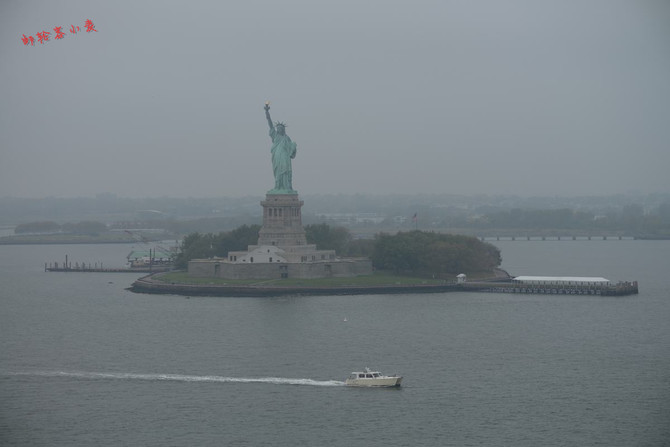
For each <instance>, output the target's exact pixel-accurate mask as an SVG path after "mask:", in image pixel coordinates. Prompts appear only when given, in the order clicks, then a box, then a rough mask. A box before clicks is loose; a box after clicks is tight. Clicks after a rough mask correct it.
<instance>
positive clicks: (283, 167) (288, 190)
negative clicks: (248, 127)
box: [265, 102, 297, 194]
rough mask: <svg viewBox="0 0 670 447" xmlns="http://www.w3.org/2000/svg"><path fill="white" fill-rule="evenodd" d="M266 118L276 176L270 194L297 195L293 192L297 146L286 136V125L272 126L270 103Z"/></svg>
mask: <svg viewBox="0 0 670 447" xmlns="http://www.w3.org/2000/svg"><path fill="white" fill-rule="evenodd" d="M265 117H266V118H267V120H268V125H269V126H270V138H271V139H272V149H271V151H270V152H272V170H273V171H274V175H275V187H274V189H272V190H270V191H268V194H297V192H296V191H294V190H293V171H292V169H291V159H292V158H295V154H296V149H297V144H295V143H294V142H293V141H291V138H289V136H288V135H286V124H284V123H282V122H277V123H276V124H275V125H273V124H272V119H270V103H269V102H266V103H265Z"/></svg>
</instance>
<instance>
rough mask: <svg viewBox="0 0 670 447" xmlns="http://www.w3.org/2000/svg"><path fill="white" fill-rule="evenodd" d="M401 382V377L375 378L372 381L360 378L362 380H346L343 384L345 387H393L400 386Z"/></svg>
mask: <svg viewBox="0 0 670 447" xmlns="http://www.w3.org/2000/svg"><path fill="white" fill-rule="evenodd" d="M400 382H402V377H392V376H391V377H375V378H372V379H368V378H362V379H358V378H357V379H351V378H350V379H347V380H346V382H345V384H346V385H347V386H358V387H394V386H400Z"/></svg>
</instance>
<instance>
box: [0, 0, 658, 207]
mask: <svg viewBox="0 0 670 447" xmlns="http://www.w3.org/2000/svg"><path fill="white" fill-rule="evenodd" d="M87 19H90V20H91V21H92V22H93V23H94V25H95V28H96V29H97V32H90V33H87V32H86V31H85V26H84V24H85V21H86V20H87ZM71 25H74V26H75V28H76V27H77V26H79V27H80V31H79V32H78V33H77V34H71V33H70V32H69V29H70V27H71ZM57 26H62V27H63V31H65V32H66V36H65V38H63V39H60V40H55V39H54V36H55V32H54V30H53V28H54V27H57ZM41 31H49V32H51V35H50V40H49V42H47V43H46V44H40V43H37V42H36V43H35V45H34V46H30V45H28V46H24V44H23V43H22V41H21V37H22V35H23V34H25V35H26V36H33V37H34V38H35V39H37V33H38V32H41ZM265 100H270V101H271V103H272V104H271V106H272V110H271V113H272V118H273V119H274V120H280V121H285V122H286V123H287V124H288V126H289V127H288V128H287V133H288V134H289V136H290V137H291V138H292V139H293V140H294V141H295V142H297V144H298V154H297V157H296V159H295V160H294V163H293V171H294V172H293V186H294V188H295V189H297V190H298V191H299V192H300V193H301V194H322V193H345V194H346V193H356V192H361V193H374V194H383V193H454V194H480V193H484V194H503V193H504V194H520V195H583V194H589V195H590V194H595V195H599V194H614V193H625V192H630V191H636V192H642V193H648V192H666V193H667V192H670V175H668V172H667V171H668V167H670V147H669V146H670V144H669V142H670V2H668V1H667V0H658V1H647V0H635V1H631V0H623V1H617V0H598V1H591V0H580V1H578V0H565V1H558V0H557V1H542V0H527V1H521V0H510V1H503V0H491V1H477V0H475V1H471V0H463V1H448V0H436V1H424V0H418V1H411V2H410V1H406V0H405V1H389V0H369V1H361V0H357V1H352V0H338V1H316V0H302V1H301V0H284V1H281V2H279V1H271V0H244V1H238V0H230V1H214V0H212V1H189V2H187V1H154V2H148V1H136V0H133V1H113V2H112V1H106V2H100V1H89V0H82V1H11V0H2V1H1V2H0V196H14V197H44V196H57V197H76V196H92V195H94V194H96V193H101V192H112V193H116V194H118V195H120V196H126V197H154V196H175V197H188V196H194V197H200V196H244V195H262V194H264V193H265V192H266V191H267V190H269V189H271V188H272V187H273V185H274V181H273V177H272V170H271V163H270V152H269V151H270V139H269V136H268V134H267V131H268V128H267V124H266V121H265V117H264V112H263V104H264V102H265Z"/></svg>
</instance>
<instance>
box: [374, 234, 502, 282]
mask: <svg viewBox="0 0 670 447" xmlns="http://www.w3.org/2000/svg"><path fill="white" fill-rule="evenodd" d="M372 262H373V265H374V266H375V267H376V268H378V269H380V270H388V271H392V272H394V273H396V274H408V275H415V276H427V277H430V276H434V277H440V276H444V275H445V274H447V273H449V274H455V273H463V272H490V271H491V270H493V268H495V267H497V266H499V265H500V262H501V257H500V250H499V249H498V248H497V247H495V246H494V245H492V244H489V243H486V242H482V241H480V240H479V239H477V238H475V237H471V236H461V235H453V234H438V233H428V232H423V231H410V232H400V233H398V234H396V235H393V236H391V235H388V234H383V233H382V234H378V235H377V236H376V237H375V243H374V252H373V255H372Z"/></svg>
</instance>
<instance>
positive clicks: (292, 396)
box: [0, 241, 670, 446]
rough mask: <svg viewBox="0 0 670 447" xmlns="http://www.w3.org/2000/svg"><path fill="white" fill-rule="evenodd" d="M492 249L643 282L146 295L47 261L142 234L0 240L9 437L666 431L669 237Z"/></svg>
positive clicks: (505, 441) (470, 437) (286, 438)
mask: <svg viewBox="0 0 670 447" xmlns="http://www.w3.org/2000/svg"><path fill="white" fill-rule="evenodd" d="M497 245H498V246H500V248H501V249H502V252H503V258H504V262H503V267H504V268H506V269H507V270H508V271H510V273H513V274H528V275H565V276H568V275H581V276H604V277H606V278H608V279H611V280H614V281H616V280H638V281H640V294H639V295H637V296H631V297H599V296H560V297H557V296H548V295H496V294H478V293H447V294H426V295H370V296H333V297H282V298H214V297H211V298H210V297H197V298H196V297H191V298H186V297H180V296H161V295H141V294H133V293H130V292H128V291H126V290H125V288H126V287H128V285H129V284H130V283H131V282H132V280H133V279H134V278H136V277H137V276H138V275H133V274H98V273H45V272H44V271H43V270H44V262H53V261H60V260H62V259H63V258H64V256H65V254H68V255H69V259H70V260H71V261H72V262H82V261H83V262H87V263H88V262H94V263H95V262H103V263H104V264H105V266H109V267H115V266H119V267H120V266H122V265H123V260H124V257H125V255H126V254H127V253H128V252H129V251H130V249H131V246H130V245H83V246H0V284H2V288H1V289H0V303H1V306H2V307H1V312H0V445H17V446H42V445H49V446H54V445H56V446H65V445H67V446H90V445H101V446H118V445H146V446H165V445H189V446H191V445H198V446H208V445H212V446H214V445H216V446H219V445H231V446H264V445H267V446H270V445H272V446H283V445H290V446H296V445H297V446H300V445H304V446H317V445H332V446H357V445H366V446H369V445H384V446H407V445H411V446H422V445H425V446H437V445H439V446H469V445H473V446H475V445H476V446H489V445H490V446H500V445H513V446H538V445H541V446H564V445H580V446H585V445H606V446H632V445H635V446H660V445H669V444H670V441H669V440H670V429H669V427H670V325H669V324H668V322H669V321H670V302H669V300H670V285H669V284H668V279H667V272H668V259H670V241H663V242H657V241H504V242H498V243H497ZM345 320H346V321H345ZM365 366H370V367H372V368H376V369H380V370H381V371H383V372H386V373H390V374H392V373H398V374H401V375H403V376H404V380H403V387H402V388H400V389H359V388H349V387H346V386H344V385H343V382H342V381H343V380H344V379H345V378H346V376H347V375H348V374H349V373H350V372H351V371H353V370H359V369H361V368H363V367H365Z"/></svg>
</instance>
